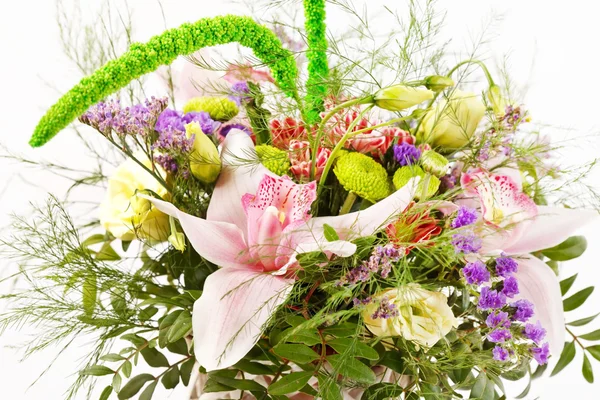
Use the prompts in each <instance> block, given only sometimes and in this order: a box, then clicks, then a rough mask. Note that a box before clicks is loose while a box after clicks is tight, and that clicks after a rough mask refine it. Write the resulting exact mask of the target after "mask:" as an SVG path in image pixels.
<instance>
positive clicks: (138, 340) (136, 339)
mask: <svg viewBox="0 0 600 400" xmlns="http://www.w3.org/2000/svg"><path fill="white" fill-rule="evenodd" d="M121 339H123V340H127V341H128V342H131V343H133V344H134V345H136V346H143V345H145V344H146V342H148V341H147V340H146V339H144V338H143V337H141V336H140V335H136V334H135V333H128V334H126V335H123V336H121Z"/></svg>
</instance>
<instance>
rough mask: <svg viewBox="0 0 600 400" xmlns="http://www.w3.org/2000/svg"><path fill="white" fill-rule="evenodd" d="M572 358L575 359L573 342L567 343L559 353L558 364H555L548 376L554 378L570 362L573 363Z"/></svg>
mask: <svg viewBox="0 0 600 400" xmlns="http://www.w3.org/2000/svg"><path fill="white" fill-rule="evenodd" d="M573 358H575V342H571V343H567V344H565V348H564V349H563V351H562V353H560V358H559V359H558V363H556V367H554V370H552V373H551V374H550V376H554V375H556V374H558V373H559V372H560V371H562V370H563V369H564V368H565V367H566V366H567V365H569V363H570V362H571V361H573Z"/></svg>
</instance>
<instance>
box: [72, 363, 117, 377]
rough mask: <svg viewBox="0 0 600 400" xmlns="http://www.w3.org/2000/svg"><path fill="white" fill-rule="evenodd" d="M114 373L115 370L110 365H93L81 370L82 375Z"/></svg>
mask: <svg viewBox="0 0 600 400" xmlns="http://www.w3.org/2000/svg"><path fill="white" fill-rule="evenodd" d="M114 373H115V371H113V370H112V369H110V368H108V367H105V366H104V365H92V366H91V367H88V368H85V369H84V370H82V371H80V372H79V374H80V375H85V376H103V375H110V374H114Z"/></svg>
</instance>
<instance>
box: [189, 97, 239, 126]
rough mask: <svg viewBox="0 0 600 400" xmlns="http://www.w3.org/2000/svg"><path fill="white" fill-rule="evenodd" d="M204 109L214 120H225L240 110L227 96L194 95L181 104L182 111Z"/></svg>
mask: <svg viewBox="0 0 600 400" xmlns="http://www.w3.org/2000/svg"><path fill="white" fill-rule="evenodd" d="M193 111H195V112H200V111H205V112H207V113H209V114H210V117H211V118H212V119H214V120H216V121H221V122H227V121H229V120H231V119H232V118H233V117H235V116H236V115H237V114H238V112H240V110H239V109H238V107H237V105H236V104H235V102H233V101H231V100H229V99H228V98H227V97H194V98H193V99H191V100H190V101H188V102H187V103H185V105H184V106H183V112H184V113H189V112H193Z"/></svg>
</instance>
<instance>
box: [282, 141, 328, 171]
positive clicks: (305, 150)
mask: <svg viewBox="0 0 600 400" xmlns="http://www.w3.org/2000/svg"><path fill="white" fill-rule="evenodd" d="M310 154H311V149H310V143H309V142H307V141H300V140H291V141H290V162H291V164H292V165H291V167H290V171H292V173H293V174H294V176H295V177H296V179H299V180H300V181H307V180H308V179H309V178H310V168H311V166H312V158H311V156H310ZM330 155H331V150H330V149H326V148H324V147H319V151H318V153H317V163H316V167H317V168H316V173H315V179H316V180H319V179H320V178H321V175H323V171H324V170H325V165H326V164H327V160H328V159H329V156H330Z"/></svg>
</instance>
